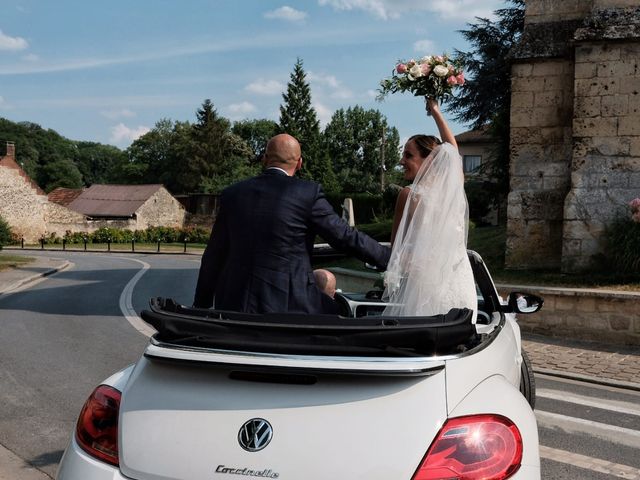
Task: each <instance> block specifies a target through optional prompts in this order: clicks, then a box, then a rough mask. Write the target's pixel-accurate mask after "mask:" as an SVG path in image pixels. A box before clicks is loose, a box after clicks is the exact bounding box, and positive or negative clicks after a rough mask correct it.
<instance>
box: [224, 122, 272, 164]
mask: <svg viewBox="0 0 640 480" xmlns="http://www.w3.org/2000/svg"><path fill="white" fill-rule="evenodd" d="M231 131H232V132H233V133H235V134H236V135H238V136H239V137H240V138H242V139H243V140H244V141H245V142H247V143H248V144H249V146H250V147H251V149H252V150H253V155H254V157H255V158H256V159H258V157H260V156H261V155H262V153H263V152H264V149H265V148H266V146H267V142H268V141H269V139H270V138H271V137H273V136H274V135H275V134H277V133H278V124H277V123H276V122H274V121H273V120H267V119H259V120H242V121H239V122H235V123H234V124H233V128H232V129H231Z"/></svg>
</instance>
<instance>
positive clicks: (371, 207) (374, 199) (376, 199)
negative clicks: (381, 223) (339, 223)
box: [327, 193, 383, 224]
mask: <svg viewBox="0 0 640 480" xmlns="http://www.w3.org/2000/svg"><path fill="white" fill-rule="evenodd" d="M347 197H349V198H351V200H352V201H353V210H354V216H355V221H356V224H360V223H370V222H372V221H373V220H374V219H375V217H376V216H377V215H381V214H382V213H383V201H382V195H372V194H370V193H327V200H328V201H329V203H330V204H331V206H332V207H333V209H334V210H335V211H336V212H337V213H338V215H342V204H343V203H344V199H345V198H347Z"/></svg>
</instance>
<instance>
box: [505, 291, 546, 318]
mask: <svg viewBox="0 0 640 480" xmlns="http://www.w3.org/2000/svg"><path fill="white" fill-rule="evenodd" d="M507 303H508V310H507V313H511V312H514V313H524V314H527V313H535V312H537V311H538V310H540V309H541V308H542V305H543V304H544V300H543V299H542V297H539V296H538V295H533V294H532V293H524V292H511V293H510V294H509V300H508V302H507Z"/></svg>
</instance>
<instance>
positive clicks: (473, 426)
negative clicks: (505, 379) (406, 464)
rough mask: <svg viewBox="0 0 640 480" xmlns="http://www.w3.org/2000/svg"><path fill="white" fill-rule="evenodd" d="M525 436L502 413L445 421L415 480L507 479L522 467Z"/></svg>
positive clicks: (414, 477) (415, 475)
mask: <svg viewBox="0 0 640 480" xmlns="http://www.w3.org/2000/svg"><path fill="white" fill-rule="evenodd" d="M521 461H522V436H521V435H520V431H519V430H518V427H516V426H515V425H514V423H513V422H512V421H511V420H509V419H508V418H506V417H503V416H501V415H472V416H468V417H458V418H452V419H450V420H447V422H445V424H444V426H443V427H442V429H441V430H440V432H439V433H438V436H437V437H436V439H435V440H434V442H433V443H432V444H431V447H430V448H429V451H427V455H426V456H425V458H424V460H423V461H422V464H421V465H420V467H419V468H418V470H417V471H416V473H415V474H414V476H413V480H444V479H447V480H449V479H452V480H480V479H492V480H503V479H505V478H509V477H510V476H511V475H513V474H514V473H516V472H517V471H518V469H519V468H520V462H521Z"/></svg>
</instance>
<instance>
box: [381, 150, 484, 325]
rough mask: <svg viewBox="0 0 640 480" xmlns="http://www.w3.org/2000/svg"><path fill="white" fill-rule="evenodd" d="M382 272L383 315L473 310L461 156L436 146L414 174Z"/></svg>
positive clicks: (473, 302) (430, 313) (474, 297)
mask: <svg viewBox="0 0 640 480" xmlns="http://www.w3.org/2000/svg"><path fill="white" fill-rule="evenodd" d="M410 188H411V191H410V193H409V196H408V198H407V202H406V204H405V207H404V213H403V215H402V218H401V220H400V224H399V226H398V231H397V233H396V238H395V241H394V244H393V248H392V252H391V259H390V261H389V265H388V267H387V272H386V274H385V286H386V288H385V292H384V295H383V297H384V298H385V299H386V301H387V302H389V305H388V306H387V307H386V308H385V310H384V312H383V315H401V316H415V315H437V314H445V313H447V312H448V311H449V310H450V309H451V308H469V309H471V310H473V311H474V316H473V318H474V322H475V317H476V310H477V295H476V289H475V282H474V279H473V272H472V270H471V264H470V263H469V258H468V256H467V246H466V245H467V231H468V217H469V214H468V210H469V209H468V204H467V198H466V195H465V193H464V174H463V171H462V164H461V160H460V155H459V153H458V151H457V150H456V148H455V147H454V146H453V145H451V144H448V143H444V144H442V145H440V146H438V147H436V148H435V149H434V150H433V151H432V152H431V154H430V155H429V156H428V157H427V158H426V159H425V161H424V162H423V164H422V166H421V167H420V170H419V171H418V174H417V175H416V178H415V180H414V181H413V184H412V185H411V187H410Z"/></svg>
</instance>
